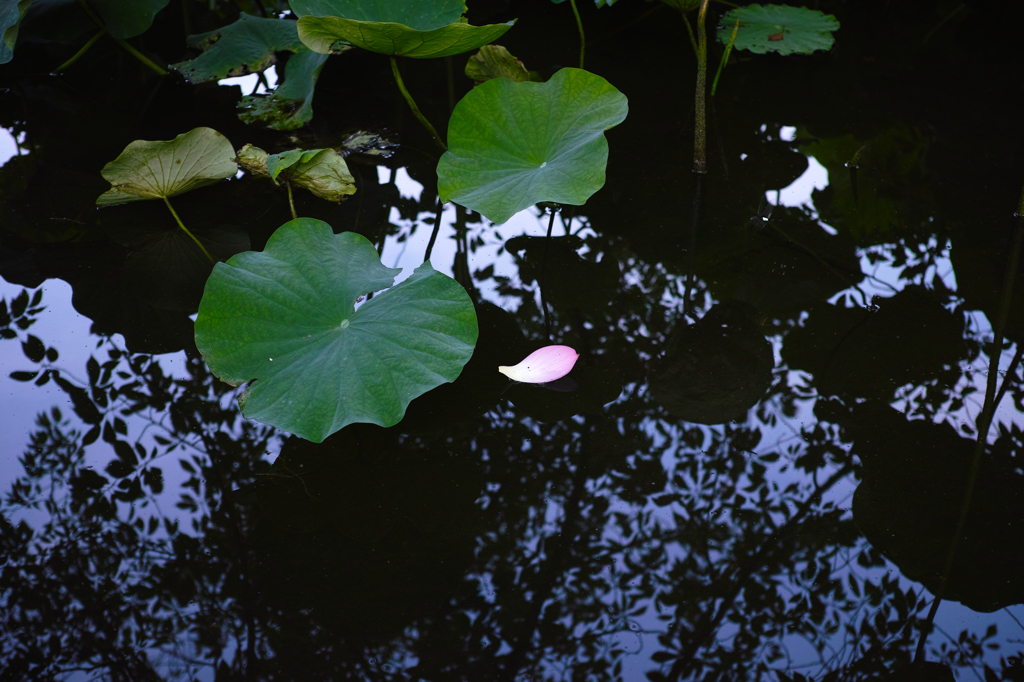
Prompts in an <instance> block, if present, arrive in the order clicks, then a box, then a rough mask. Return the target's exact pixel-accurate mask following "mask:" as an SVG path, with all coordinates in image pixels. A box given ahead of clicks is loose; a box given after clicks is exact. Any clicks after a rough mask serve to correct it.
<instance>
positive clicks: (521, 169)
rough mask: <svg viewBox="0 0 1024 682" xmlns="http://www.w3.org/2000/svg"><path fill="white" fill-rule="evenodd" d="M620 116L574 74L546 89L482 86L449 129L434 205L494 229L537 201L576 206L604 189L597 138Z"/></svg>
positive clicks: (602, 93)
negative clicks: (466, 211) (445, 204)
mask: <svg viewBox="0 0 1024 682" xmlns="http://www.w3.org/2000/svg"><path fill="white" fill-rule="evenodd" d="M627 111H628V105H627V103H626V97H625V95H623V94H622V93H621V92H619V91H618V90H616V89H615V88H614V87H612V85H611V84H610V83H608V81H606V80H605V79H603V78H601V77H600V76H595V75H594V74H592V73H589V72H587V71H583V70H581V69H569V68H566V69H562V70H561V71H559V72H558V73H556V74H555V75H554V76H552V77H551V79H550V80H549V81H547V82H546V83H532V82H522V83H513V82H512V81H510V80H508V79H507V78H495V79H493V80H490V81H487V82H486V83H484V84H482V85H480V86H478V87H476V88H473V90H471V91H470V92H469V93H467V94H466V96H465V97H463V98H462V100H461V101H459V103H458V104H457V105H456V106H455V111H454V112H453V113H452V117H451V120H450V121H449V123H448V151H447V152H446V153H445V154H444V156H442V157H441V160H440V162H439V163H438V164H437V176H438V191H439V192H440V195H441V199H442V201H454V202H455V203H457V204H460V205H462V206H465V207H466V208H471V209H473V210H474V211H478V212H480V213H482V214H483V215H484V216H486V217H487V218H488V219H489V220H491V221H493V222H495V223H503V222H505V221H506V220H508V219H509V218H511V217H512V216H513V215H514V214H515V213H517V212H518V211H521V210H523V209H524V208H527V207H529V206H532V205H533V204H535V203H537V202H539V201H557V202H560V203H563V204H574V205H580V204H583V203H584V202H586V200H587V199H588V198H589V197H590V196H591V195H592V194H593V193H594V192H596V191H597V190H599V189H601V187H602V186H603V185H604V181H605V166H606V164H607V162H608V140H606V139H605V136H604V131H605V130H607V129H609V128H611V127H613V126H615V125H618V124H619V123H621V122H622V121H623V119H625V118H626V113H627Z"/></svg>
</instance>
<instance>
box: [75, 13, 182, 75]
mask: <svg viewBox="0 0 1024 682" xmlns="http://www.w3.org/2000/svg"><path fill="white" fill-rule="evenodd" d="M78 4H79V6H80V7H81V8H82V10H84V11H85V13H86V14H88V15H89V18H90V19H92V21H93V23H94V24H96V25H97V26H98V27H99V28H100V29H101V30H102V31H103V32H104V33H106V34H108V35H109V34H110V31H108V30H107V25H106V24H105V23H103V19H102V18H101V17H100V16H99V15H98V14H96V12H95V11H93V9H92V7H89V3H87V2H86V1H85V0H78ZM110 37H111V38H114V36H112V35H111V36H110ZM93 40H95V36H93V38H92V39H90V43H91V42H92V41H93ZM114 41H115V42H116V43H117V44H118V45H120V46H121V47H123V48H124V49H125V50H126V51H127V52H128V54H130V55H131V56H133V57H135V58H136V59H138V60H139V61H140V62H141V63H142V64H143V65H145V66H147V67H149V68H150V69H152V70H153V71H155V72H156V73H157V74H159V75H161V76H166V75H167V70H166V69H163V68H161V67H159V66H157V65H156V64H155V63H153V60H151V59H150V58H149V57H147V56H146V55H144V54H142V53H141V52H139V51H138V50H136V49H135V48H134V47H132V46H131V45H129V44H128V41H126V40H123V39H121V38H114ZM87 47H88V43H87ZM78 56H80V55H76V56H75V57H72V58H71V59H72V60H74V59H76V58H77V57H78ZM58 70H59V69H58Z"/></svg>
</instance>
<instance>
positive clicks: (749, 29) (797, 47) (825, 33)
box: [718, 4, 839, 55]
mask: <svg viewBox="0 0 1024 682" xmlns="http://www.w3.org/2000/svg"><path fill="white" fill-rule="evenodd" d="M737 19H739V21H740V27H739V30H738V31H736V43H735V47H736V49H737V50H750V51H751V52H755V53H757V54H764V53H766V52H778V53H779V54H782V55H786V54H811V53H812V52H814V51H815V50H830V49H832V44H833V43H834V42H835V38H833V37H832V32H833V31H838V30H839V20H838V19H836V18H835V17H834V16H832V15H831V14H823V13H822V12H819V11H818V10H812V9H807V8H806V7H790V6H789V5H765V6H763V7H762V6H761V5H756V4H755V5H748V6H746V7H740V8H737V9H734V10H730V11H729V12H726V14H725V15H724V16H723V17H722V19H721V21H720V23H719V28H718V41H719V42H721V43H723V44H728V42H729V39H730V38H731V37H732V29H733V27H734V26H735V25H736V20H737Z"/></svg>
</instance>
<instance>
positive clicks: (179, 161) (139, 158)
mask: <svg viewBox="0 0 1024 682" xmlns="http://www.w3.org/2000/svg"><path fill="white" fill-rule="evenodd" d="M101 172H102V174H103V177H104V179H106V180H108V181H109V182H110V184H111V185H113V187H112V188H111V189H109V190H107V191H106V192H104V193H103V194H101V195H100V196H99V198H98V199H96V205H97V206H113V205H115V204H124V203H127V202H129V201H142V200H144V199H166V198H168V197H173V196H175V195H178V194H183V193H185V192H188V191H189V190H193V189H196V188H197V187H203V186H204V185H211V184H213V183H215V182H218V181H220V180H223V179H224V178H229V177H231V176H233V175H234V174H235V173H237V172H238V164H236V163H235V150H234V149H232V148H231V142H229V141H228V138H226V137H224V136H223V135H221V134H220V133H218V132H217V131H216V130H213V129H212V128H196V129H194V130H191V131H189V132H187V133H182V134H181V135H178V136H177V137H176V138H174V139H173V140H170V141H168V142H162V141H157V142H148V141H146V140H136V141H135V142H132V143H131V144H129V145H128V146H127V147H125V148H124V151H123V152H121V155H120V156H118V157H117V158H116V159H114V160H113V161H111V162H110V163H108V164H107V165H106V166H104V167H103V170H102V171H101Z"/></svg>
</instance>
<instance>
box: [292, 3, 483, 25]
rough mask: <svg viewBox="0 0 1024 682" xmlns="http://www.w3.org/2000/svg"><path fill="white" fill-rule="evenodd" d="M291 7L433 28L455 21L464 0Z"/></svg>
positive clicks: (305, 11)
mask: <svg viewBox="0 0 1024 682" xmlns="http://www.w3.org/2000/svg"><path fill="white" fill-rule="evenodd" d="M291 8H292V12H294V13H295V15H296V16H299V17H305V16H314V17H344V18H346V19H353V20H355V21H374V22H388V23H394V24H404V25H405V26H408V27H409V28H412V29H415V30H417V31H432V30H434V29H435V28H441V27H442V26H447V25H448V24H452V23H455V22H456V21H458V20H459V18H461V17H462V15H463V14H464V13H465V12H466V3H465V0H401V2H395V0H292V2H291Z"/></svg>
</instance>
